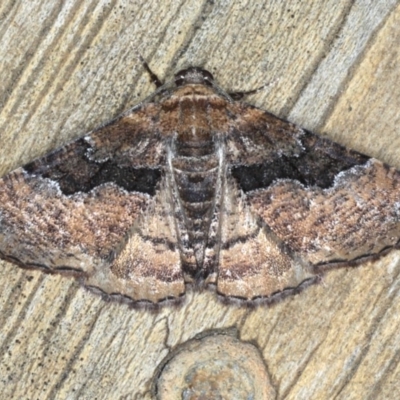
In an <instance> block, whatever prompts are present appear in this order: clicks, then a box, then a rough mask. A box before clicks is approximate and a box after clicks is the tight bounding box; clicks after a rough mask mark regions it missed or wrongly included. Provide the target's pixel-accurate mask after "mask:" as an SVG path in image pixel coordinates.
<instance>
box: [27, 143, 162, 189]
mask: <svg viewBox="0 0 400 400" xmlns="http://www.w3.org/2000/svg"><path fill="white" fill-rule="evenodd" d="M89 150H90V145H89V144H88V143H87V142H86V141H85V140H84V139H79V140H77V141H76V142H74V143H72V144H71V145H69V146H67V147H66V148H63V149H60V150H58V151H56V152H54V153H52V154H49V155H48V156H46V157H43V158H41V159H38V160H35V161H33V162H31V163H29V164H27V165H25V166H24V169H25V171H26V172H28V173H29V174H34V175H36V176H41V177H43V178H49V179H51V180H54V181H56V182H58V184H59V186H60V189H61V191H62V192H63V194H65V195H72V194H74V193H77V192H85V193H87V192H90V191H91V190H92V189H94V188H95V187H97V186H99V185H101V184H104V183H108V182H113V183H115V184H116V185H118V186H119V187H121V188H123V189H125V190H127V191H128V192H140V193H147V194H149V195H152V196H153V195H154V194H155V191H156V187H157V184H158V182H159V181H160V179H161V170H160V168H146V167H145V168H134V167H132V166H121V165H119V164H118V163H117V162H116V161H115V160H113V159H109V160H106V161H104V162H96V161H93V160H90V159H89V158H88V156H87V155H88V151H89Z"/></svg>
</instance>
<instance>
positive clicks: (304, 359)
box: [0, 0, 400, 400]
mask: <svg viewBox="0 0 400 400" xmlns="http://www.w3.org/2000/svg"><path fill="white" fill-rule="evenodd" d="M257 3H258V2H251V1H245V0H240V1H237V2H229V1H216V2H206V1H203V2H199V1H194V0H189V1H185V2H183V1H182V2H179V1H176V2H164V3H163V2H161V3H160V2H146V1H137V2H125V1H122V0H120V1H117V0H111V1H109V2H106V1H91V0H83V1H79V2H78V1H71V2H63V1H56V2H45V1H43V0H42V1H40V0H34V1H30V2H14V1H12V0H6V1H3V2H1V4H0V16H1V20H2V24H1V26H0V32H1V33H0V38H1V39H0V51H1V54H2V58H3V60H2V61H3V62H2V64H1V66H0V68H1V76H2V79H1V82H0V103H1V110H0V129H1V130H0V132H1V144H2V146H1V153H0V173H1V174H3V173H6V172H8V171H10V170H12V169H13V168H15V167H17V166H19V165H22V164H24V163H26V162H28V161H31V160H32V159H33V158H35V157H37V156H39V155H43V154H45V153H47V152H48V151H50V150H52V149H54V148H56V147H58V146H60V145H62V144H64V143H66V142H68V141H70V140H71V139H73V138H76V137H78V136H81V135H83V134H84V133H86V132H87V131H89V130H91V129H93V128H94V127H96V126H98V125H100V124H101V123H104V122H106V121H107V120H109V119H111V118H113V117H115V116H116V115H118V114H119V113H120V112H122V111H123V110H126V109H128V108H129V107H131V106H133V105H134V104H136V103H138V102H139V101H140V100H142V99H144V98H145V97H146V96H147V95H148V94H150V93H151V92H152V91H153V90H154V88H153V87H152V85H151V83H150V82H149V80H148V76H147V75H146V73H145V72H144V70H143V68H142V67H141V65H140V62H139V61H138V59H137V52H140V53H141V54H142V55H143V57H144V58H145V59H146V60H147V61H148V62H149V64H150V65H151V67H152V68H153V70H154V71H155V72H156V73H157V74H158V75H159V76H160V77H161V78H165V77H170V76H171V75H172V74H173V72H175V71H176V70H177V69H179V68H182V67H185V66H188V65H200V66H204V67H205V68H207V69H209V70H211V71H212V72H213V73H214V75H215V77H216V79H217V81H218V82H219V83H220V85H221V86H222V87H224V88H226V89H227V90H228V91H234V90H247V89H253V88H255V87H258V86H260V85H262V84H265V83H270V85H269V86H268V87H267V89H266V90H264V91H262V92H259V93H257V94H256V95H254V96H252V97H251V98H249V99H247V101H248V102H250V103H252V104H255V105H257V106H260V107H263V108H265V109H268V110H269V111H271V112H274V113H276V114H277V115H279V116H281V117H284V118H287V117H289V118H290V119H291V120H292V121H293V122H296V123H299V124H301V125H302V126H304V127H306V128H308V129H311V130H313V131H316V132H317V133H322V134H325V135H327V136H329V137H331V138H333V139H335V140H336V141H338V142H340V143H342V144H345V145H347V146H351V147H352V148H354V149H356V150H359V151H363V152H364V153H367V154H368V155H372V156H374V157H377V158H379V159H381V160H383V161H386V162H388V163H390V164H391V165H393V166H396V167H397V168H400V150H399V149H400V132H399V126H400V124H399V119H400V112H399V110H400V87H399V85H398V82H399V78H400V53H399V47H398V43H399V39H400V23H399V22H400V4H399V2H398V1H395V0H385V1H380V2H374V1H372V0H371V1H360V0H359V1H357V0H356V1H349V0H348V1H345V0H342V1H333V0H330V1H325V2H312V1H310V2H295V1H287V2H273V4H272V2H271V3H269V2H268V3H265V4H263V5H261V4H257ZM260 3H261V2H260ZM399 273H400V252H393V253H391V254H390V255H389V256H387V257H385V258H384V259H382V260H380V261H379V262H376V263H369V264H366V265H363V266H361V267H358V268H349V269H343V270H338V271H334V272H331V273H329V274H327V275H326V276H325V277H324V279H323V282H322V283H321V284H320V285H317V286H313V287H311V288H308V289H307V290H306V291H304V292H303V293H302V294H300V295H298V296H295V297H292V298H289V299H286V300H285V301H283V302H281V303H279V304H276V305H274V306H272V307H264V308H258V309H255V310H246V309H240V308H235V307H234V306H226V305H223V304H221V303H219V302H218V301H217V300H216V299H215V296H214V295H213V294H212V293H207V292H205V293H198V294H194V295H193V294H192V293H190V294H189V295H188V298H187V301H186V302H185V304H184V305H183V306H182V307H181V308H179V309H176V308H164V309H162V310H161V311H160V312H159V313H149V312H147V311H133V310H130V309H128V308H127V307H125V306H123V305H119V304H113V303H105V302H104V301H102V300H101V299H100V298H99V297H96V296H94V295H93V294H91V293H88V292H86V291H85V290H83V289H82V288H80V286H79V284H78V283H76V282H75V281H74V280H70V279H67V278H63V277H59V276H45V275H43V274H41V273H40V272H31V271H24V270H20V269H18V268H17V267H15V266H13V265H11V264H8V263H1V268H0V327H1V328H0V348H1V363H0V392H1V393H2V396H3V397H4V398H15V399H17V398H18V399H19V398H39V399H66V398H68V399H78V398H79V399H94V398H107V399H122V398H124V399H150V398H151V385H152V379H153V375H154V373H155V370H156V368H157V366H158V365H159V364H160V363H161V362H162V360H163V359H164V357H166V356H167V355H168V354H169V353H170V352H171V351H173V349H174V347H175V346H178V345H180V344H182V343H184V342H185V341H187V340H189V339H191V338H193V337H194V336H196V335H198V334H199V333H201V332H203V331H205V330H209V329H217V330H218V329H226V328H229V327H235V328H236V329H237V330H238V336H239V338H240V339H242V340H243V341H251V342H252V343H253V344H256V345H257V347H258V348H259V350H260V351H261V353H262V355H263V357H264V361H265V363H266V365H267V369H268V371H269V373H270V376H271V381H272V383H273V384H274V386H275V391H276V393H277V396H278V398H280V399H283V398H285V399H296V400H297V399H331V398H335V399H368V398H370V399H377V398H382V399H386V398H400V389H399V386H398V381H399V379H400V367H399V361H400V329H399V328H400V317H399V315H400V298H399V294H398V293H399V292H400V291H399V289H400V278H399Z"/></svg>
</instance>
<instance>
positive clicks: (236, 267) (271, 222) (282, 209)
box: [217, 103, 400, 299]
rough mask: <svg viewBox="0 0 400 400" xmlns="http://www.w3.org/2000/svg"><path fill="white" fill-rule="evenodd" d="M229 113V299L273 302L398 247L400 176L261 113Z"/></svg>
mask: <svg viewBox="0 0 400 400" xmlns="http://www.w3.org/2000/svg"><path fill="white" fill-rule="evenodd" d="M230 107H231V108H232V110H231V112H232V114H234V115H236V116H237V118H236V120H235V124H234V125H233V126H232V127H231V128H230V132H229V134H228V135H227V137H226V139H225V140H226V148H227V155H226V157H227V162H228V165H229V168H228V178H227V184H226V195H225V198H226V199H228V201H225V203H224V207H223V211H222V213H223V214H222V242H221V251H220V266H219V279H218V285H217V286H218V291H219V292H220V293H221V294H223V295H226V296H235V297H239V298H243V299H256V298H259V297H265V296H270V295H272V294H274V293H275V292H279V291H281V290H283V289H285V288H286V289H287V288H293V287H296V286H298V285H300V284H301V283H302V282H304V281H307V279H310V278H312V276H315V273H316V272H318V270H322V269H325V268H328V267H330V266H337V265H349V264H352V263H354V262H355V261H357V260H358V259H360V258H363V259H364V258H368V257H373V256H377V255H380V254H382V253H383V252H384V251H385V250H387V249H389V248H392V247H395V246H399V242H400V173H399V171H397V170H395V169H394V168H390V167H388V166H387V165H384V164H383V163H381V162H380V161H378V160H375V159H372V158H369V157H367V156H364V155H362V154H360V153H357V152H355V151H352V150H349V149H346V148H345V147H343V146H340V145H338V144H336V143H334V142H332V141H330V140H328V139H324V138H321V137H319V136H317V135H314V134H312V133H310V132H307V131H305V130H302V129H300V128H298V127H296V126H295V125H293V124H291V123H289V122H286V121H282V120H280V119H279V118H277V117H275V116H273V115H271V114H269V113H266V112H264V111H261V110H258V109H256V108H254V107H251V106H247V105H244V104H240V103H235V104H233V105H232V106H230Z"/></svg>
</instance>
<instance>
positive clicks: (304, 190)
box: [0, 65, 400, 306]
mask: <svg viewBox="0 0 400 400" xmlns="http://www.w3.org/2000/svg"><path fill="white" fill-rule="evenodd" d="M145 67H146V68H147V69H148V67H147V65H145ZM148 70H149V69H148ZM149 72H150V71H149ZM150 73H151V72H150ZM151 76H152V78H153V81H154V82H155V83H156V84H157V86H158V89H157V90H156V92H155V93H154V94H153V95H152V96H151V97H150V98H149V99H148V100H146V101H145V102H143V103H141V104H139V105H138V106H136V107H134V108H133V109H132V110H130V111H128V112H126V113H124V114H123V115H122V116H120V117H118V118H116V119H115V120H113V121H111V122H110V123H108V124H106V125H104V126H102V127H100V128H98V129H96V130H94V131H93V132H91V133H89V134H87V135H86V136H83V137H81V138H80V139H77V140H75V141H73V142H72V143H70V144H68V145H66V146H64V147H62V148H60V149H59V150H57V151H55V152H53V153H51V154H49V155H46V156H44V157H42V158H39V159H37V160H35V161H33V162H31V163H29V164H27V165H25V166H23V167H21V168H18V169H16V170H15V171H13V172H11V173H9V174H8V175H6V176H5V177H3V178H2V179H1V180H0V257H1V258H3V259H5V260H8V261H11V262H14V263H16V264H18V265H20V266H22V267H25V268H39V269H42V270H44V271H47V272H60V273H63V274H71V275H73V276H75V277H77V278H79V279H80V281H81V282H82V283H83V285H84V286H85V287H88V288H91V289H92V290H94V291H96V292H99V293H101V294H103V295H104V296H106V297H108V298H111V299H117V300H120V301H125V302H128V303H130V304H132V305H148V306H152V305H153V306H155V305H160V304H164V303H168V302H172V303H173V302H177V301H179V300H180V299H182V298H183V296H184V294H185V288H186V286H187V285H192V286H194V287H204V286H207V287H213V288H215V290H216V292H217V293H218V295H220V296H221V297H222V298H225V299H230V300H238V301H239V302H241V303H244V304H253V303H257V302H259V303H262V302H267V303H268V302H271V301H273V300H274V299H277V298H281V297H282V296H285V295H286V294H290V293H293V292H296V291H298V290H300V289H301V288H303V287H305V286H307V285H308V284H309V283H312V282H315V281H316V280H317V279H318V277H319V275H320V274H321V272H322V271H324V270H327V269H330V268H333V267H340V266H349V265H354V264H356V263H359V262H361V261H364V260H366V259H369V258H373V257H378V256H380V255H382V254H384V253H386V252H387V251H388V250H389V249H392V248H395V247H397V248H398V247H399V244H400V173H399V171H397V170H396V169H394V168H391V167H389V166H388V165H386V164H384V163H382V162H380V161H378V160H376V159H373V158H370V157H367V156H365V155H363V154H360V153H358V152H356V151H353V150H350V149H347V148H345V147H343V146H341V145H339V144H337V143H334V142H332V141H330V140H328V139H326V138H322V137H320V136H318V135H315V134H313V133H311V132H308V131H306V130H304V129H301V128H299V127H298V126H296V125H294V124H292V123H290V122H287V121H284V120H281V119H280V118H278V117H276V116H274V115H272V114H270V113H268V112H266V111H263V110H260V109H258V108H256V107H253V106H251V105H248V104H245V103H243V102H241V101H238V100H236V99H237V98H239V97H240V95H237V94H236V95H230V94H228V93H226V92H225V91H224V90H222V89H221V88H220V87H219V86H218V85H217V84H216V83H215V82H214V79H213V77H212V75H211V74H210V73H209V72H208V71H206V70H204V69H201V68H197V67H191V68H188V69H186V70H182V71H180V72H178V73H177V74H176V75H175V79H174V80H173V81H171V82H169V83H167V84H165V85H162V84H161V82H160V81H159V80H158V79H157V78H156V77H155V75H154V74H152V73H151Z"/></svg>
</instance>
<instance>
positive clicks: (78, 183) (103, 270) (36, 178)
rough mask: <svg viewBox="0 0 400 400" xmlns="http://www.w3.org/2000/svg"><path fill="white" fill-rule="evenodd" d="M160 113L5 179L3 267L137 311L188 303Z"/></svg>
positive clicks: (128, 121) (150, 110) (122, 124)
mask: <svg viewBox="0 0 400 400" xmlns="http://www.w3.org/2000/svg"><path fill="white" fill-rule="evenodd" d="M159 112H160V110H159V107H158V106H157V105H155V104H148V105H144V106H142V107H140V108H138V109H137V110H135V111H134V112H132V113H129V114H127V115H125V116H123V117H121V118H119V119H117V120H116V121H114V122H111V123H110V124H108V125H106V126H104V127H102V128H100V129H98V130H96V131H94V132H93V133H91V134H89V135H87V136H85V137H83V138H80V139H78V140H76V141H75V142H72V143H70V144H69V145H67V146H65V147H63V148H61V149H60V150H58V151H56V152H54V153H52V154H50V155H48V156H46V157H43V158H41V159H38V160H36V161H34V162H32V163H30V164H28V165H26V166H24V167H22V168H19V169H17V170H15V171H14V172H12V173H10V174H8V175H6V176H5V177H4V178H3V179H1V180H0V255H1V256H2V258H5V259H7V260H10V261H13V262H16V263H18V264H20V265H21V266H24V267H31V268H42V269H44V270H47V271H49V272H69V273H72V274H73V275H75V276H80V277H82V280H83V282H84V283H85V285H87V286H90V287H93V288H94V289H97V290H99V291H100V292H102V293H105V294H107V295H110V296H113V295H115V296H119V297H123V298H124V297H126V298H128V299H130V300H133V301H144V302H146V301H149V302H152V303H157V302H160V301H163V300H166V299H173V298H178V297H179V296H181V295H182V294H183V293H184V283H183V279H182V272H181V265H180V259H179V251H178V250H177V247H176V235H175V230H174V228H173V227H174V223H173V220H172V216H171V215H172V211H171V210H170V209H169V208H168V207H169V204H170V201H169V199H167V197H168V191H167V190H166V185H167V183H166V179H165V176H164V175H165V174H164V172H163V168H162V166H163V163H164V159H165V154H164V153H165V149H164V147H163V146H164V142H163V141H162V140H160V137H159V133H158V132H159V129H158V128H157V124H156V123H155V122H153V121H154V120H155V119H156V116H157V115H158V114H159ZM154 250H155V251H154Z"/></svg>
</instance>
